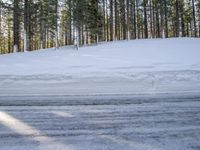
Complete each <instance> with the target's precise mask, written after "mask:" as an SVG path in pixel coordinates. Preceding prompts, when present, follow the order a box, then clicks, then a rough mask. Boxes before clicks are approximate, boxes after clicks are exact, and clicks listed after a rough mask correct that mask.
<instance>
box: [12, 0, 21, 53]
mask: <svg viewBox="0 0 200 150" xmlns="http://www.w3.org/2000/svg"><path fill="white" fill-rule="evenodd" d="M19 17H20V9H19V0H14V11H13V37H14V43H13V44H14V45H13V46H14V47H13V51H14V52H18V51H19V48H20V19H19Z"/></svg>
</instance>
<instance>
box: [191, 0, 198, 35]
mask: <svg viewBox="0 0 200 150" xmlns="http://www.w3.org/2000/svg"><path fill="white" fill-rule="evenodd" d="M192 18H193V30H194V36H195V37H197V28H196V13H195V5H194V0H192Z"/></svg>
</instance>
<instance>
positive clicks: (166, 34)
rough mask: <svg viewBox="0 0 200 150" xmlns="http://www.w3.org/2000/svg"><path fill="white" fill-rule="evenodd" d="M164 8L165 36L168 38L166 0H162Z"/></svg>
mask: <svg viewBox="0 0 200 150" xmlns="http://www.w3.org/2000/svg"><path fill="white" fill-rule="evenodd" d="M164 7H165V8H164V10H165V37H166V38H168V36H169V35H168V10H167V0H164Z"/></svg>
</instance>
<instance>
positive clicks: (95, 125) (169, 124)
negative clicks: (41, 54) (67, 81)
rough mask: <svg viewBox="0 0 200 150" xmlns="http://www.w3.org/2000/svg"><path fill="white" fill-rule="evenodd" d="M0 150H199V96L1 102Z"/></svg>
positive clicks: (174, 95) (145, 96) (45, 99)
mask: <svg viewBox="0 0 200 150" xmlns="http://www.w3.org/2000/svg"><path fill="white" fill-rule="evenodd" d="M0 105H1V109H0V145H1V147H0V149H1V150H19V149H20V150H27V149H29V150H199V149H200V142H199V141H200V95H197V94H196V95H188V94H181V95H177V94H173V95H172V94H170V95H168V94H158V95H150V96H149V95H142V96H141V95H112V96H111V95H109V96H102V95H101V96H79V97H77V96H54V97H53V96H51V97H36V96H35V97H0Z"/></svg>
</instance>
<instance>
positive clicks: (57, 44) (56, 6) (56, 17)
mask: <svg viewBox="0 0 200 150" xmlns="http://www.w3.org/2000/svg"><path fill="white" fill-rule="evenodd" d="M55 28H56V29H55V48H56V49H58V48H59V43H58V0H55Z"/></svg>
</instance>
